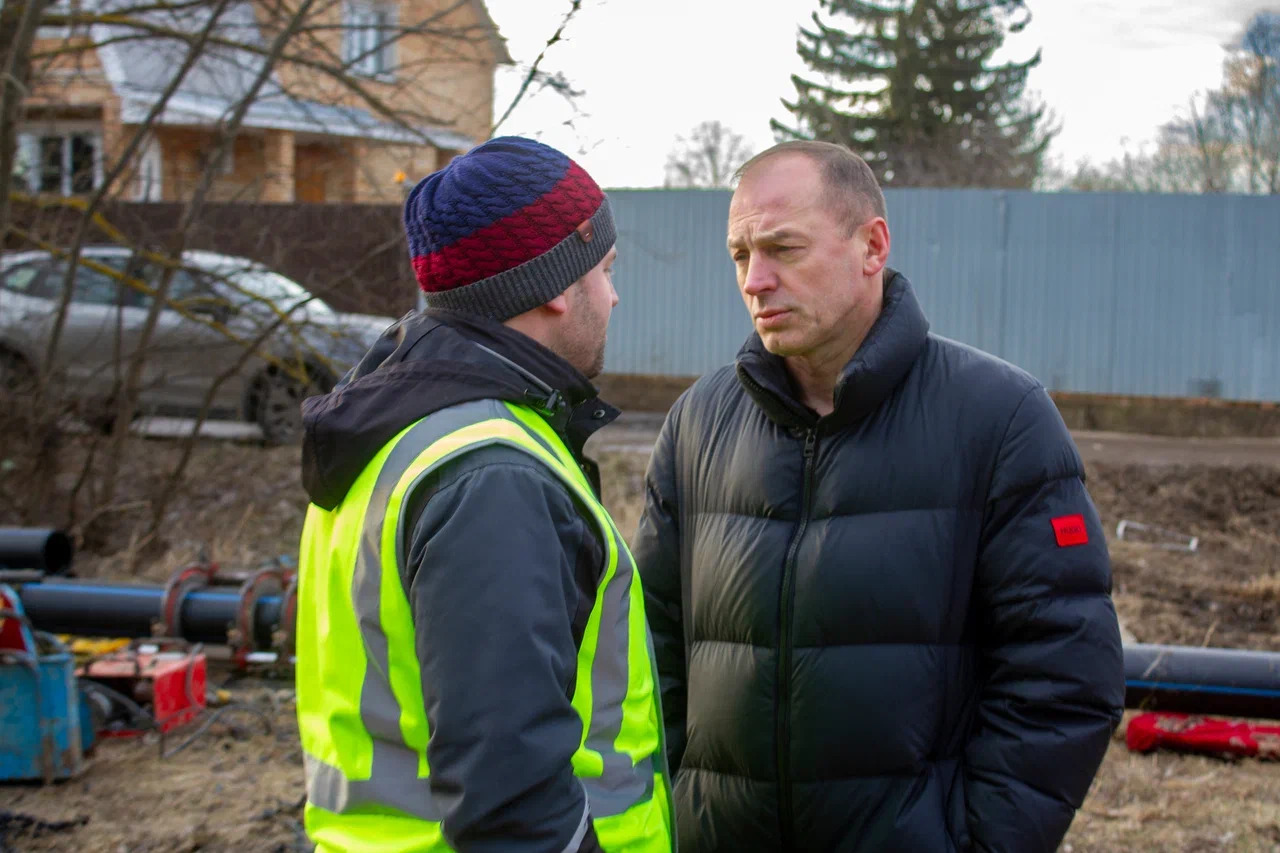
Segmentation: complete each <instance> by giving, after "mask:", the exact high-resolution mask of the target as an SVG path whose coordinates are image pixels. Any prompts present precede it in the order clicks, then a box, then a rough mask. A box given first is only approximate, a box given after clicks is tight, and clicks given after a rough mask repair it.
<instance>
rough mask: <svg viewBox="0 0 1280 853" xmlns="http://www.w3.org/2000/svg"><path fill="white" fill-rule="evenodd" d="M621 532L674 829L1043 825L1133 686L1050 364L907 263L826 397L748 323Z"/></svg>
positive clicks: (861, 843)
mask: <svg viewBox="0 0 1280 853" xmlns="http://www.w3.org/2000/svg"><path fill="white" fill-rule="evenodd" d="M634 553H635V556H636V560H637V563H638V565H639V571H640V574H641V576H642V579H643V583H644V588H645V591H646V596H647V602H646V612H647V614H648V618H649V620H650V624H651V627H652V631H653V635H654V643H655V646H656V654H657V664H658V668H659V671H660V675H661V683H662V690H663V697H662V698H663V707H664V714H665V716H666V726H667V744H668V750H669V753H670V758H671V762H672V768H673V772H675V773H676V781H675V797H676V818H677V820H676V822H677V827H678V830H679V841H680V845H681V850H682V851H683V853H688V851H755V850H761V851H763V850H796V851H868V853H870V851H877V853H887V851H912V852H913V853H914V851H950V850H981V851H1002V853H1004V851H1007V852H1008V853H1037V851H1051V850H1054V849H1055V848H1056V847H1057V845H1058V843H1059V841H1060V840H1061V839H1062V837H1063V835H1064V834H1065V832H1066V830H1067V828H1068V825H1069V824H1070V822H1071V820H1072V817H1073V815H1074V812H1075V809H1076V808H1078V807H1079V806H1080V804H1081V802H1082V800H1083V798H1084V796H1085V794H1086V792H1087V790H1088V788H1089V785H1090V782H1091V780H1092V779H1093V777H1094V774H1095V773H1096V771H1097V769H1098V766H1099V764H1100V762H1101V760H1102V757H1103V754H1104V753H1105V752H1106V749H1107V744H1108V741H1109V738H1110V735H1111V734H1112V732H1113V730H1114V728H1115V726H1116V725H1117V723H1118V722H1119V719H1120V715H1121V710H1122V705H1123V697H1124V679H1123V663H1122V656H1121V645H1120V634H1119V628H1118V624H1117V621H1116V615H1115V611H1114V608H1113V606H1112V601H1111V598H1110V589H1111V575H1110V563H1109V559H1108V554H1107V547H1106V544H1105V540H1104V534H1103V530H1102V527H1101V524H1100V521H1099V518H1098V514H1097V512H1096V511H1095V508H1094V505H1093V503H1092V502H1091V500H1090V498H1089V495H1088V493H1087V492H1086V490H1085V485H1084V470H1083V465H1082V462H1081V459H1080V456H1079V454H1078V453H1077V451H1076V448H1075V446H1074V444H1073V443H1072V440H1071V437H1070V435H1069V433H1068V432H1067V429H1066V427H1065V426H1064V424H1063V421H1062V419H1061V417H1060V416H1059V414H1058V411H1057V409H1056V408H1055V406H1054V404H1053V402H1052V401H1051V400H1050V398H1049V396H1048V394H1047V393H1046V392H1045V389H1044V388H1043V387H1042V386H1041V385H1040V384H1039V383H1038V382H1036V381H1035V380H1034V379H1033V378H1032V377H1031V376H1029V375H1027V374H1026V373H1024V372H1023V371H1021V370H1019V369H1017V368H1015V367H1013V366H1011V365H1009V364H1007V363H1005V362H1002V361H1000V360H997V359H996V358H993V357H991V356H989V355H986V354H984V353H982V352H979V351H977V350H974V349H971V348H970V347H967V346H963V345H961V344H959V343H956V342H953V341H949V340H945V339H943V338H940V337H937V336H934V335H931V334H929V332H928V324H927V322H926V320H925V317H924V315H923V313H922V312H921V310H920V307H919V304H918V303H917V301H916V298H915V295H914V294H913V292H912V288H911V285H910V283H909V282H908V281H907V280H906V278H905V277H904V276H902V275H901V274H898V273H893V272H891V271H886V285H885V300H884V308H883V311H882V313H881V315H880V317H879V318H878V320H877V321H876V323H875V324H874V326H873V328H872V329H871V331H870V333H869V335H868V337H867V339H866V341H865V342H864V343H863V344H862V346H861V347H860V348H859V350H858V351H857V353H856V354H855V355H854V357H853V359H852V360H851V361H850V362H849V364H848V366H847V367H846V368H845V369H844V372H843V374H842V375H841V377H840V379H839V383H838V385H837V387H836V390H835V411H834V412H833V413H832V414H830V415H828V416H826V417H822V418H819V417H817V416H816V414H815V413H814V412H813V411H811V410H809V409H808V408H807V407H805V406H804V405H803V404H801V403H800V402H799V401H798V395H797V392H796V391H795V389H794V388H793V385H792V383H791V381H790V379H789V378H788V374H787V372H786V369H785V367H784V364H783V362H782V360H781V359H779V358H777V357H775V356H773V355H771V354H769V353H768V352H766V351H765V349H764V348H763V346H762V344H761V341H760V339H759V337H758V336H754V335H753V336H752V337H751V338H750V339H749V340H748V341H747V343H746V344H745V346H744V347H743V348H742V350H741V352H740V353H739V355H738V358H737V361H736V364H735V365H732V366H728V367H725V368H723V369H721V370H718V371H716V372H714V373H712V374H710V375H707V376H705V377H703V378H702V379H700V380H699V381H698V382H697V383H696V384H695V385H694V386H693V387H692V388H690V389H689V390H688V391H687V392H686V393H685V394H684V395H683V396H682V397H681V398H680V399H679V401H678V402H677V403H676V404H675V406H674V407H673V409H672V410H671V412H670V414H669V415H668V417H667V420H666V422H665V424H664V426H663V428H662V431H661V434H660V437H659V439H658V443H657V447H656V448H655V450H654V454H653V457H652V460H651V463H650V468H649V472H648V475H647V498H646V506H645V511H644V516H643V518H642V520H641V522H640V529H639V533H638V535H637V542H636V547H635V549H634Z"/></svg>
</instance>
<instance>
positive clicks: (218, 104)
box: [93, 0, 509, 150]
mask: <svg viewBox="0 0 1280 853" xmlns="http://www.w3.org/2000/svg"><path fill="white" fill-rule="evenodd" d="M110 2H112V0H104V2H103V3H102V5H104V6H106V5H107V4H108V3H110ZM478 5H480V7H481V8H482V9H483V3H479V4H478ZM210 11H211V9H210V7H209V6H207V5H205V4H196V5H194V6H189V7H179V8H176V9H175V8H167V9H165V8H161V9H155V10H151V11H147V12H144V13H133V14H135V15H136V14H141V15H142V16H144V17H145V18H146V19H148V21H149V22H150V23H152V24H153V25H155V26H157V27H164V28H167V29H172V30H176V31H179V32H184V33H194V32H199V31H201V30H202V29H203V28H204V27H205V26H206V24H207V23H208V18H209V14H210ZM485 20H488V13H487V12H485ZM490 23H491V22H490ZM216 32H217V34H218V36H219V37H220V38H221V39H223V40H229V41H234V42H237V43H240V44H244V45H246V46H252V47H254V48H262V49H265V48H266V47H267V43H266V40H265V39H264V38H263V36H262V32H261V30H260V29H259V27H258V21H257V17H256V15H255V14H254V10H253V6H252V5H251V4H250V3H249V2H247V0H233V2H231V3H230V4H228V5H227V7H226V9H225V10H224V12H223V13H222V16H221V17H220V18H219V20H218V24H217V27H216ZM137 33H138V30H137V29H136V28H133V27H129V26H117V25H108V24H99V25H95V26H94V33H93V38H94V41H95V42H96V43H98V44H99V47H98V56H99V58H100V59H101V61H102V66H103V70H104V71H105V73H106V76H107V79H108V81H109V82H110V83H111V86H112V88H113V89H114V90H115V92H116V94H117V95H119V97H120V99H121V116H120V120H121V121H122V122H123V123H125V124H137V123H140V122H142V121H143V120H144V119H145V117H146V115H147V113H148V112H149V110H150V109H151V108H152V106H153V105H154V104H155V103H156V102H157V101H158V100H159V99H160V96H161V95H162V93H163V92H164V90H165V88H166V87H167V86H168V85H169V82H170V81H171V80H172V77H173V73H174V71H175V70H176V69H177V68H178V67H180V66H181V64H182V62H183V59H184V58H185V56H186V51H187V45H186V43H185V42H183V41H180V40H178V39H164V38H150V37H148V38H137V37H136V36H137ZM130 36H133V38H130ZM494 37H495V38H497V33H496V29H495V30H494ZM502 52H503V54H504V55H505V54H506V48H505V46H504V47H503V48H502ZM508 59H509V57H508ZM264 61H265V58H264V57H263V56H262V55H261V54H260V53H258V52H257V51H256V50H241V49H238V48H235V47H230V46H226V45H207V46H206V47H205V49H204V51H203V52H202V53H201V55H200V57H199V58H198V59H197V60H196V62H195V64H194V65H193V66H192V68H191V70H190V71H189V72H188V73H187V75H186V76H185V77H184V78H183V80H182V83H181V84H180V85H179V86H178V89H177V90H176V91H175V92H174V93H173V95H171V96H170V98H169V100H168V101H167V102H166V105H165V109H164V111H163V112H162V113H161V114H160V115H159V116H157V117H156V122H157V123H158V124H169V125H175V124H182V125H190V124H198V125H208V124H212V123H214V122H216V121H218V120H219V119H220V118H222V117H224V116H226V115H229V114H230V112H231V111H232V110H233V109H234V107H235V105H236V104H237V103H238V102H239V101H240V100H241V99H242V98H243V97H244V95H245V94H247V93H248V92H249V90H250V88H251V87H252V86H253V81H254V80H255V79H256V78H257V76H258V75H259V74H260V73H261V70H262V65H263V62H264ZM243 126H244V127H248V128H259V129H270V130H292V131H296V132H304V133H317V134H324V135H329V136H345V137H355V138H362V139H377V140H380V141H387V142H400V143H408V144H424V143H427V144H431V145H434V146H436V147H438V148H447V149H453V150H466V149H468V148H471V147H472V146H473V145H475V144H476V140H474V139H472V138H471V137H469V136H466V135H465V134H462V133H459V132H458V131H456V130H452V129H449V128H444V127H437V126H430V125H419V126H414V127H407V126H405V125H403V124H399V123H396V122H392V121H388V120H386V119H383V118H381V117H378V116H376V115H374V114H373V113H372V112H371V111H370V110H367V109H364V108H360V107H345V106H335V105H333V104H324V103H320V102H318V101H310V100H305V99H302V98H297V97H294V96H293V95H291V94H289V93H288V92H286V91H285V90H284V88H283V87H282V86H281V84H280V80H279V78H278V77H277V75H276V74H275V73H274V72H273V73H272V74H271V76H270V77H269V78H268V79H267V81H266V83H264V84H263V87H262V89H261V91H260V94H259V96H258V97H257V98H256V99H255V100H254V102H253V103H252V104H251V105H250V107H249V109H248V111H247V112H246V113H245V116H244V122H243Z"/></svg>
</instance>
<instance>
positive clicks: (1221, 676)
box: [19, 580, 1280, 719]
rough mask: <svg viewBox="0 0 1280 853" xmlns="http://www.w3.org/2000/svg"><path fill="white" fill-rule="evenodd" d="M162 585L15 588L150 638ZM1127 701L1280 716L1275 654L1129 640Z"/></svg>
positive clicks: (264, 622) (212, 611)
mask: <svg viewBox="0 0 1280 853" xmlns="http://www.w3.org/2000/svg"><path fill="white" fill-rule="evenodd" d="M163 597H164V590H163V589H161V588H160V587H148V586H137V585H130V584H107V583H100V582H98V583H91V582H86V581H75V580H52V581H49V580H46V581H44V582H41V583H32V584H27V585H25V586H22V587H21V588H20V589H19V598H21V599H22V606H23V608H24V609H25V610H26V611H27V615H28V616H29V617H30V619H31V621H32V623H34V624H35V626H36V627H37V628H39V629H40V630H43V631H51V632H54V633H67V634H81V635H103V636H109V637H148V636H151V635H152V633H153V629H152V625H153V623H154V622H155V621H156V620H158V619H160V607H161V602H162V599H163ZM281 606H282V601H281V597H280V596H278V595H268V596H263V597H262V598H259V599H258V600H257V601H256V602H255V604H254V613H253V633H254V637H253V639H254V646H255V648H258V649H267V648H270V647H271V639H272V631H273V629H274V628H275V627H276V625H277V623H278V622H279V620H280V608H281ZM239 607H240V595H239V591H238V590H237V589H236V588H235V587H203V588H197V589H194V590H191V591H190V592H187V593H186V594H185V595H184V596H183V598H182V604H181V608H180V609H179V619H178V624H179V627H180V629H181V634H182V637H183V638H184V639H186V640H189V641H191V642H201V643H225V642H227V630H228V629H229V628H230V627H231V626H232V625H233V624H234V623H235V619H236V613H237V611H238V609H239ZM1124 674H1125V705H1126V706H1127V707H1129V708H1146V709H1151V710H1165V711H1185V712H1187V713H1194V714H1225V715H1229V716H1242V717H1268V718H1275V719H1280V653H1277V652H1251V651H1240V650H1236V649H1201V648H1192V647H1189V646H1158V645H1148V644H1143V643H1133V644H1130V645H1126V646H1125V647H1124Z"/></svg>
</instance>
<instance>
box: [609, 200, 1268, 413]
mask: <svg viewBox="0 0 1280 853" xmlns="http://www.w3.org/2000/svg"><path fill="white" fill-rule="evenodd" d="M609 197H610V199H611V202H612V205H613V208H614V213H615V217H616V219H617V223H618V229H619V250H620V258H619V262H618V266H617V288H618V293H619V296H620V297H621V300H622V304H621V305H620V307H619V310H618V311H617V312H615V314H614V319H613V323H612V325H611V327H610V335H609V338H610V345H609V364H608V368H607V369H608V370H609V371H610V372H613V373H640V374H658V375H668V376H697V375H700V374H702V373H705V372H707V371H709V370H712V369H714V368H715V367H718V366H719V365H722V364H725V363H727V362H729V361H731V360H732V359H733V356H734V354H735V353H736V352H737V350H738V347H739V346H740V345H741V344H742V341H743V340H744V339H745V338H746V336H747V334H749V332H750V330H751V326H750V322H749V319H748V317H747V313H746V309H745V308H744V306H743V304H742V301H741V298H740V297H739V295H738V292H737V287H736V285H735V282H734V272H733V266H732V264H731V263H730V262H729V259H728V255H727V253H726V252H725V247H724V239H725V219H726V215H727V212H728V207H729V198H730V194H729V192H727V191H707V190H612V191H610V193H609ZM886 201H887V203H888V207H889V226H890V230H891V232H892V240H893V249H892V253H891V256H890V265H891V266H893V267H894V268H896V269H899V270H901V271H902V272H904V273H905V274H906V275H907V276H908V278H910V279H911V281H912V283H913V284H914V285H915V287H916V290H917V292H918V294H919V296H920V300H921V302H922V303H923V305H924V309H925V311H926V312H927V314H928V316H929V320H930V323H931V326H932V328H933V330H934V331H935V332H936V333H938V334H941V335H945V336H947V337H950V338H955V339H956V340H960V341H964V342H965V343H968V344H972V345H973V346H976V347H979V348H981V349H984V350H986V351H988V352H990V353H993V354H995V355H997V356H1000V357H1001V358H1004V359H1007V360H1009V361H1011V362H1013V363H1015V364H1017V365H1019V366H1021V367H1023V368H1025V369H1027V370H1029V371H1031V372H1032V373H1033V374H1035V375H1036V376H1037V377H1039V378H1040V379H1041V381H1043V382H1044V383H1045V384H1046V385H1047V386H1049V387H1050V388H1051V389H1053V390H1062V391H1080V392H1094V393H1111V394H1139V395H1148V394H1149V395H1162V396H1219V397H1223V398H1227V399H1238V400H1280V197H1254V196H1186V195H1177V196H1175V195H1140V194H1121V193H1115V194H1112V193H1033V192H1008V191H998V190H891V191H889V192H887V193H886Z"/></svg>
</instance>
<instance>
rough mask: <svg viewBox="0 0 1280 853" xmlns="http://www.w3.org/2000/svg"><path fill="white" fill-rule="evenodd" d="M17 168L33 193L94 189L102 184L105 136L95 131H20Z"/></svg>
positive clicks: (68, 193) (77, 191) (57, 192)
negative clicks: (103, 142) (103, 137)
mask: <svg viewBox="0 0 1280 853" xmlns="http://www.w3.org/2000/svg"><path fill="white" fill-rule="evenodd" d="M16 171H17V172H18V175H19V178H20V180H22V181H23V182H24V183H26V185H27V189H28V190H30V191H31V192H34V193H56V194H58V195H76V194H80V193H89V192H93V190H95V189H97V187H99V186H100V185H101V184H102V138H101V136H100V135H99V134H98V133H97V132H95V131H56V130H55V131H49V132H29V133H19V134H18V161H17V163H16Z"/></svg>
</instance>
